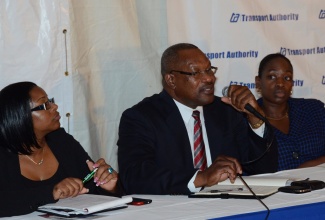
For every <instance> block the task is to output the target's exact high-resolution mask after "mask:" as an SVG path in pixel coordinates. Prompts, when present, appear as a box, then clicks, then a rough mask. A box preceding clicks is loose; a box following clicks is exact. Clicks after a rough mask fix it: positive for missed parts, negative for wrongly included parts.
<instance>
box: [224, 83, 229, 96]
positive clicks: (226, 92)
mask: <svg viewBox="0 0 325 220" xmlns="http://www.w3.org/2000/svg"><path fill="white" fill-rule="evenodd" d="M228 89H229V86H225V87H223V89H222V95H223V96H224V97H228Z"/></svg>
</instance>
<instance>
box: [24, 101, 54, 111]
mask: <svg viewBox="0 0 325 220" xmlns="http://www.w3.org/2000/svg"><path fill="white" fill-rule="evenodd" d="M54 103H55V102H54V98H51V99H48V100H47V101H46V102H45V103H43V104H42V105H39V106H36V107H35V108H32V109H31V110H30V111H32V112H33V111H40V110H49V109H50V108H51V107H52V104H54Z"/></svg>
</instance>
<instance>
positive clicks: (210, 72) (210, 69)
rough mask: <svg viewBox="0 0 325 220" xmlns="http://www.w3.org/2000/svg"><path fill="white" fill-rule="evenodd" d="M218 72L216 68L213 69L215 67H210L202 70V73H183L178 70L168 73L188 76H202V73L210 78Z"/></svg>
mask: <svg viewBox="0 0 325 220" xmlns="http://www.w3.org/2000/svg"><path fill="white" fill-rule="evenodd" d="M217 70H218V67H215V66H211V67H210V68H208V69H206V70H203V71H197V72H184V71H179V70H171V71H170V72H169V73H173V72H176V73H180V74H184V75H188V76H198V77H200V76H202V75H203V74H204V73H205V74H207V75H209V76H212V75H214V74H216V72H217Z"/></svg>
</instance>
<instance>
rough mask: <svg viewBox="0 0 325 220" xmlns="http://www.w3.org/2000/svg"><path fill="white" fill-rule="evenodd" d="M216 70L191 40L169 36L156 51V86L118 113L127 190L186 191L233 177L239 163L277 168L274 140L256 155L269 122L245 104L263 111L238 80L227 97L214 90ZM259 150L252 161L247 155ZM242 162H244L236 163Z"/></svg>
mask: <svg viewBox="0 0 325 220" xmlns="http://www.w3.org/2000/svg"><path fill="white" fill-rule="evenodd" d="M216 71H217V68H216V67H212V66H211V63H210V61H209V59H208V58H207V57H206V56H205V54H204V53H203V52H202V51H201V50H200V49H199V48H197V47H196V46H194V45H192V44H185V43H181V44H176V45H173V46H171V47H169V48H168V49H166V51H165V52H164V53H163V55H162V59H161V74H162V76H163V87H164V89H163V91H162V92H161V93H160V94H155V95H153V96H151V97H148V98H145V99H144V100H143V101H141V102H140V103H138V104H137V105H135V106H133V107H132V108H130V109H127V110H126V111H125V112H124V113H123V115H122V117H121V121H120V127H119V140H118V143H117V144H118V163H119V176H120V179H121V181H122V183H123V185H124V188H125V191H126V193H127V194H189V193H190V192H195V191H199V190H200V189H201V188H202V187H204V186H211V185H214V184H217V183H218V182H220V181H223V180H225V179H227V178H229V179H230V180H231V181H234V180H235V178H236V177H237V174H241V173H242V172H243V170H244V173H248V174H256V173H263V172H274V171H276V170H277V150H276V147H274V146H271V147H270V148H269V149H268V152H267V153H266V154H265V155H263V152H265V151H266V148H267V147H266V146H267V144H270V143H267V142H269V141H270V140H272V139H273V135H272V133H271V132H267V131H268V129H270V128H269V127H268V125H265V124H264V123H263V122H262V121H261V120H260V119H258V118H256V117H255V116H254V115H253V114H251V113H250V112H247V111H246V110H245V108H244V106H245V104H247V103H250V104H251V105H252V106H253V107H254V108H256V110H257V111H258V112H260V113H261V114H262V115H263V114H264V113H263V110H262V109H261V108H260V107H259V106H258V104H257V102H256V100H255V97H254V96H253V94H252V93H251V92H250V91H249V89H248V88H247V87H240V86H238V87H236V86H231V87H230V88H229V92H228V95H229V96H228V97H222V98H220V97H216V96H214V84H215V81H216V77H215V73H216ZM193 110H197V111H199V115H200V118H201V124H200V125H201V126H200V129H201V130H200V136H203V142H202V143H203V149H204V151H203V152H204V153H203V157H204V160H203V165H205V167H204V168H195V167H197V165H196V161H195V160H196V159H194V158H195V157H196V152H195V151H196V150H195V146H194V145H196V142H197V137H194V135H193V130H194V132H196V131H197V128H196V127H195V126H196V125H194V121H195V120H196V119H194V118H193V117H192V112H193ZM243 114H247V119H246V118H245V117H243ZM249 124H250V125H249ZM263 137H264V138H263ZM273 144H274V143H273ZM260 155H263V157H262V158H261V159H259V160H257V161H256V162H251V163H250V162H248V161H250V160H254V159H255V158H258V157H259V156H260ZM241 163H244V164H249V165H247V166H243V170H242V166H241Z"/></svg>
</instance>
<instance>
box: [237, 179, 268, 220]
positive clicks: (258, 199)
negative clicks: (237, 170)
mask: <svg viewBox="0 0 325 220" xmlns="http://www.w3.org/2000/svg"><path fill="white" fill-rule="evenodd" d="M237 176H238V177H239V179H240V180H241V181H242V182H243V184H244V186H245V187H246V188H247V189H248V190H249V191H250V192H251V193H252V194H253V196H254V197H255V199H257V201H259V202H260V203H261V204H262V205H263V206H264V207H265V208H266V210H267V214H266V216H265V220H267V219H268V218H269V215H270V209H269V207H267V205H265V203H264V202H263V201H262V200H261V199H260V198H259V197H258V196H257V195H256V194H255V192H254V191H253V190H252V189H251V188H250V187H249V186H248V184H247V183H246V181H245V180H244V178H243V177H242V175H241V174H238V175H237Z"/></svg>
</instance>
